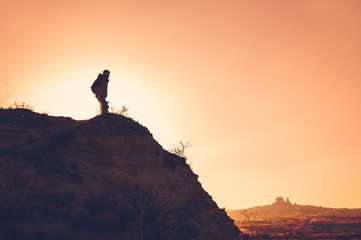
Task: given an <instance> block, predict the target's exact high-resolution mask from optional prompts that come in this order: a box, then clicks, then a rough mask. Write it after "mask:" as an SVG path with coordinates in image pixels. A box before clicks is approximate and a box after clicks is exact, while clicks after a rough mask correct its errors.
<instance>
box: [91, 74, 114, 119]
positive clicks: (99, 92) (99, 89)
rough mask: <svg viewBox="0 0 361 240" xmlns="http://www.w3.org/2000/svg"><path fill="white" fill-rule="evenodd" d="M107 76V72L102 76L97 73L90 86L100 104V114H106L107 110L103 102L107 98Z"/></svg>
mask: <svg viewBox="0 0 361 240" xmlns="http://www.w3.org/2000/svg"><path fill="white" fill-rule="evenodd" d="M109 74H110V72H109V71H108V70H104V71H103V74H101V73H99V75H98V78H97V79H96V80H95V81H94V83H93V85H92V86H91V90H92V91H93V93H94V94H95V97H96V98H97V99H98V101H99V103H100V114H105V113H108V109H109V106H108V102H107V101H106V100H105V98H106V97H107V96H108V82H109Z"/></svg>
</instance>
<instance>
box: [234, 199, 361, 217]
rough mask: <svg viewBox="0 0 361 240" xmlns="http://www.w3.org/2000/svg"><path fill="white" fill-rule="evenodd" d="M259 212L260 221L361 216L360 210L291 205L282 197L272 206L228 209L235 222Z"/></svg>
mask: <svg viewBox="0 0 361 240" xmlns="http://www.w3.org/2000/svg"><path fill="white" fill-rule="evenodd" d="M244 210H246V211H248V212H258V218H259V219H267V218H285V217H289V218H297V217H317V216H353V215H356V216H361V208H360V209H347V208H329V207H321V206H319V207H317V206H312V205H300V204H297V203H293V204H292V203H291V201H290V200H289V199H288V198H287V200H286V201H285V200H284V199H283V198H282V197H278V198H276V201H275V202H274V203H272V204H270V205H265V206H258V207H253V208H248V209H240V210H238V209H227V213H228V215H229V216H230V217H231V218H232V219H234V220H241V219H243V215H242V211H244Z"/></svg>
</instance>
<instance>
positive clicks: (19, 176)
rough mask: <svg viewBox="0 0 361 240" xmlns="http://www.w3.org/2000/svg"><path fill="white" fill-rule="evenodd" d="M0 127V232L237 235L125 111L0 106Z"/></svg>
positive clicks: (181, 163)
mask: <svg viewBox="0 0 361 240" xmlns="http://www.w3.org/2000/svg"><path fill="white" fill-rule="evenodd" d="M0 132H1V134H0V183H1V188H0V191H1V198H0V223H1V224H0V238H1V239H70V240H71V239H89V240H92V239H94V240H95V239H97V240H103V239H104V240H110V239H124V240H127V239H129V240H130V239H147V240H149V239H154V240H155V239H157V240H162V239H197V240H203V239H204V240H206V239H207V240H209V239H219V240H232V239H237V238H238V235H239V233H240V232H239V230H238V228H237V227H236V226H235V225H234V224H233V220H231V219H230V218H229V217H228V216H227V214H226V213H225V211H224V210H222V209H219V208H218V206H217V204H216V203H215V202H214V201H213V200H212V197H211V196H210V195H209V194H208V193H207V192H206V191H204V189H203V188H202V186H201V184H200V183H199V182H198V176H197V175H196V174H194V173H193V171H192V170H191V168H190V167H189V166H188V165H187V164H186V162H185V159H184V158H181V157H178V156H177V155H174V154H171V153H169V152H168V151H166V150H164V149H163V148H162V146H161V145H160V144H159V143H158V142H157V141H155V140H154V138H153V136H152V134H151V133H150V131H149V130H148V129H147V128H146V127H144V126H142V125H141V124H139V123H137V122H135V121H134V120H132V119H130V118H127V117H124V116H121V115H116V114H106V115H101V116H96V117H94V118H92V119H89V120H82V121H75V120H73V119H71V118H65V117H53V116H48V115H46V114H39V113H35V112H32V111H30V110H26V109H0Z"/></svg>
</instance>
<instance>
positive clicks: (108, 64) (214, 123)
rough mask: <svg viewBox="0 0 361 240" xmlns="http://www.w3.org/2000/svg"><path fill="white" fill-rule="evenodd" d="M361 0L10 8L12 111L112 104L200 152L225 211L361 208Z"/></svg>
mask: <svg viewBox="0 0 361 240" xmlns="http://www.w3.org/2000/svg"><path fill="white" fill-rule="evenodd" d="M360 11H361V2H360V1H357V0H347V1H341V0H329V1H312V0H295V1H288V0H272V1H267V0H253V1H236V0H226V1H220V0H212V1H205V0H196V1H190V0H184V1H163V0H154V1H144V0H141V1H131V0H121V1H115V0H105V1H92V2H91V3H90V2H89V1H85V0H80V1H69V0H65V1H64V0H62V1H45V0H2V1H1V2H0V34H1V36H2V44H1V45H0V51H1V53H2V56H3V57H2V58H1V59H0V73H1V78H0V87H1V88H0V94H1V96H2V104H3V105H4V106H5V105H8V104H11V103H13V102H15V101H16V102H18V103H19V102H26V103H27V104H29V105H31V106H33V107H35V111H38V112H48V113H49V114H51V115H58V116H60V115H61V116H70V117H72V118H74V119H88V118H91V117H93V116H95V115H96V110H97V109H98V102H97V100H96V99H95V97H94V96H93V94H92V92H91V91H90V85H91V84H92V82H93V81H94V80H95V78H96V77H97V75H98V73H100V72H102V71H103V70H104V69H109V70H110V72H111V74H110V82H109V94H108V95H109V96H108V101H109V102H110V106H111V107H115V108H119V109H120V108H121V107H122V106H123V105H126V106H128V107H129V115H130V117H132V118H134V119H136V120H138V121H139V122H140V123H141V124H142V125H144V126H146V127H147V128H148V129H149V130H150V132H152V133H153V136H154V138H155V139H156V140H157V141H158V142H159V143H160V144H161V145H162V146H163V147H164V148H165V149H170V148H172V146H173V145H174V144H177V143H178V142H179V140H184V141H190V142H191V144H192V147H191V148H189V151H188V156H189V157H190V160H191V162H192V168H193V170H194V172H195V173H196V174H197V175H199V180H200V182H201V183H202V186H203V187H204V189H205V190H206V191H207V192H208V193H209V194H210V195H211V196H212V197H213V199H214V200H215V201H216V202H217V204H218V206H219V207H227V208H229V209H243V208H250V207H254V206H263V205H267V204H271V203H273V202H274V199H276V197H279V196H282V197H284V198H287V197H289V198H290V200H291V201H292V202H293V203H294V202H296V203H299V204H303V205H308V204H309V205H315V206H319V205H321V206H325V207H332V208H361V204H360V203H361V192H360V191H359V190H358V189H359V186H360V184H361V174H359V170H360V169H361V161H360V160H361V124H360V122H361V108H360V103H361V94H360V90H361V82H360V76H361V68H360V66H361V45H360V42H361V31H360V30H359V29H361V15H360V14H359V13H360Z"/></svg>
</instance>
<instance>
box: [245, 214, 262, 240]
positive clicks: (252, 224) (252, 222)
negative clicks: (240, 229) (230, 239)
mask: <svg viewBox="0 0 361 240" xmlns="http://www.w3.org/2000/svg"><path fill="white" fill-rule="evenodd" d="M241 214H242V215H243V216H244V218H245V220H243V225H244V228H246V229H248V232H249V235H250V239H256V235H257V218H258V216H259V212H258V211H256V212H249V211H247V210H243V211H242V212H241Z"/></svg>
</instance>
